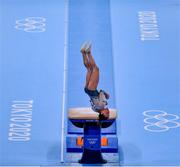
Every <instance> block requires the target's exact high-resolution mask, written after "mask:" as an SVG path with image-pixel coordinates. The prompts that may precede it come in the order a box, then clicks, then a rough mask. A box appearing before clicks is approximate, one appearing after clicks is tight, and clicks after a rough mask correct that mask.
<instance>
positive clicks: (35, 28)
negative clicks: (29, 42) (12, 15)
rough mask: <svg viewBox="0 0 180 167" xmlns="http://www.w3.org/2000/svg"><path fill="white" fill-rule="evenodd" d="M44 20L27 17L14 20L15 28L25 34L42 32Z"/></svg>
mask: <svg viewBox="0 0 180 167" xmlns="http://www.w3.org/2000/svg"><path fill="white" fill-rule="evenodd" d="M45 23H46V19H45V18H43V17H28V18H25V19H21V20H16V25H15V28H16V29H18V30H22V31H25V32H32V33H33V32H44V31H45V30H46V29H45V26H46V24H45Z"/></svg>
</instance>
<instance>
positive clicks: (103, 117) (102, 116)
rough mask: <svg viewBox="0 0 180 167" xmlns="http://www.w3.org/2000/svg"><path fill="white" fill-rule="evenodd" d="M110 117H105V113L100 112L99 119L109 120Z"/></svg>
mask: <svg viewBox="0 0 180 167" xmlns="http://www.w3.org/2000/svg"><path fill="white" fill-rule="evenodd" d="M107 119H108V117H105V116H104V115H103V114H101V113H99V120H107Z"/></svg>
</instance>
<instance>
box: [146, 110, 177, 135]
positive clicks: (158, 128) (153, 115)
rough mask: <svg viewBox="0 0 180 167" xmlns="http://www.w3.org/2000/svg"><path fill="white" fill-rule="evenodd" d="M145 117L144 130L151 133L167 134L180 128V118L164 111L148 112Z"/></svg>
mask: <svg viewBox="0 0 180 167" xmlns="http://www.w3.org/2000/svg"><path fill="white" fill-rule="evenodd" d="M143 115H144V116H145V117H146V118H145V119H144V123H146V125H145V126H144V129H145V130H147V131H150V132H166V131H168V130H170V129H173V128H178V127H180V122H179V121H178V120H179V116H178V115H174V114H168V113H167V112H165V111H163V110H147V111H144V112H143Z"/></svg>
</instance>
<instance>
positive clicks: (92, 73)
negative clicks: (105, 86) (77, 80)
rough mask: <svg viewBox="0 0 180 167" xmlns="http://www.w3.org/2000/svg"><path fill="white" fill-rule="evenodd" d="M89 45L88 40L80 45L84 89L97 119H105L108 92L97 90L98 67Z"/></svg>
mask: <svg viewBox="0 0 180 167" xmlns="http://www.w3.org/2000/svg"><path fill="white" fill-rule="evenodd" d="M91 46H92V45H91V43H90V42H85V43H83V45H82V47H81V53H82V56H83V62H84V66H85V67H86V69H87V74H86V84H85V88H84V91H85V92H86V93H87V94H88V96H89V97H90V103H91V108H92V110H93V111H95V112H98V113H99V120H106V119H108V118H109V109H108V106H107V105H108V103H107V99H109V94H108V93H107V92H105V91H104V90H100V91H98V90H97V86H98V83H99V68H98V66H97V65H96V63H95V61H94V58H93V56H92V53H91Z"/></svg>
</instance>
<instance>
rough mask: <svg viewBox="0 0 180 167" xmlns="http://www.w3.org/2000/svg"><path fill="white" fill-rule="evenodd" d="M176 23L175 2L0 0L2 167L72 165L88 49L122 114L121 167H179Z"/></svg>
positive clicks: (178, 4)
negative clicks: (70, 149) (70, 137)
mask: <svg viewBox="0 0 180 167" xmlns="http://www.w3.org/2000/svg"><path fill="white" fill-rule="evenodd" d="M67 9H68V11H67ZM147 12H149V13H150V14H149V15H150V17H151V15H152V18H151V19H150V20H148V21H149V22H148V25H147V17H148V18H149V15H148V16H146V17H143V19H144V20H143V22H140V20H139V19H140V18H139V17H140V16H139V14H140V13H147ZM179 18H180V1H179V0H166V1H164V0H151V1H150V0H148V1H146V2H140V1H138V0H121V1H118V0H98V1H97V0H86V1H84V0H69V1H65V0H64V1H58V0H52V1H48V0H38V1H32V0H27V1H23V0H16V1H11V0H0V25H1V26H0V110H1V112H0V165H19V166H20V165H36V166H40V165H41V166H43V165H49V166H53V165H66V159H65V157H66V151H65V150H66V146H65V143H66V142H65V137H66V130H67V129H66V128H67V126H66V124H67V119H66V118H67V112H66V111H67V109H68V108H69V107H88V106H89V99H88V97H87V95H86V94H85V93H84V91H83V88H84V83H85V74H86V70H85V68H84V66H83V63H82V57H81V54H80V51H79V50H80V46H81V44H82V42H83V41H85V40H90V41H92V43H93V46H92V52H93V55H94V58H95V60H96V62H97V64H98V66H99V68H100V84H99V87H98V88H99V89H105V90H107V91H108V92H109V93H110V95H111V98H110V101H109V106H110V107H111V108H117V110H118V119H117V133H118V140H119V159H120V162H119V164H120V165H122V166H123V165H125V166H126V165H147V166H148V165H156V166H163V165H176V166H177V165H180V119H179V116H180V114H179V109H180V55H179V53H180V47H179V46H180V36H179V34H180V33H179V25H180V21H179V20H180V19H179ZM153 19H156V20H153ZM141 21H142V20H141ZM151 21H154V22H151ZM145 24H146V25H145ZM149 24H151V26H152V25H153V26H154V27H153V28H152V27H151V32H150V31H149V29H148V28H149V27H148V28H147V27H146V29H144V31H143V32H142V31H141V30H142V29H141V26H149ZM154 30H156V32H158V35H159V36H158V37H157V36H156V37H155V36H153V37H152V36H151V38H149V36H148V37H146V38H145V40H142V35H143V34H142V33H146V35H149V34H147V31H149V32H148V33H150V34H151V35H152V33H154V32H155V31H154ZM66 42H67V43H66ZM65 56H67V59H65ZM65 63H67V67H66V68H65ZM65 75H66V76H65ZM64 79H66V82H64ZM64 100H65V101H64ZM64 104H65V106H64ZM64 111H65V113H64V114H65V115H64V116H65V120H63V119H62V118H63V112H64ZM23 119H24V121H23ZM25 120H26V121H25ZM149 122H150V123H149ZM63 125H64V127H65V128H64V129H63ZM20 126H21V130H22V127H23V129H24V130H23V131H18V130H19V129H20V128H19V127H20ZM12 127H14V128H15V129H16V131H18V133H15V132H13V129H12ZM27 127H28V128H27ZM18 128H19V129H18ZM62 130H63V131H62ZM17 136H18V137H17ZM15 139H16V140H15ZM17 139H19V141H17ZM20 139H22V140H20ZM23 140H24V141H23ZM62 151H63V153H62ZM62 162H64V163H62Z"/></svg>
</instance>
